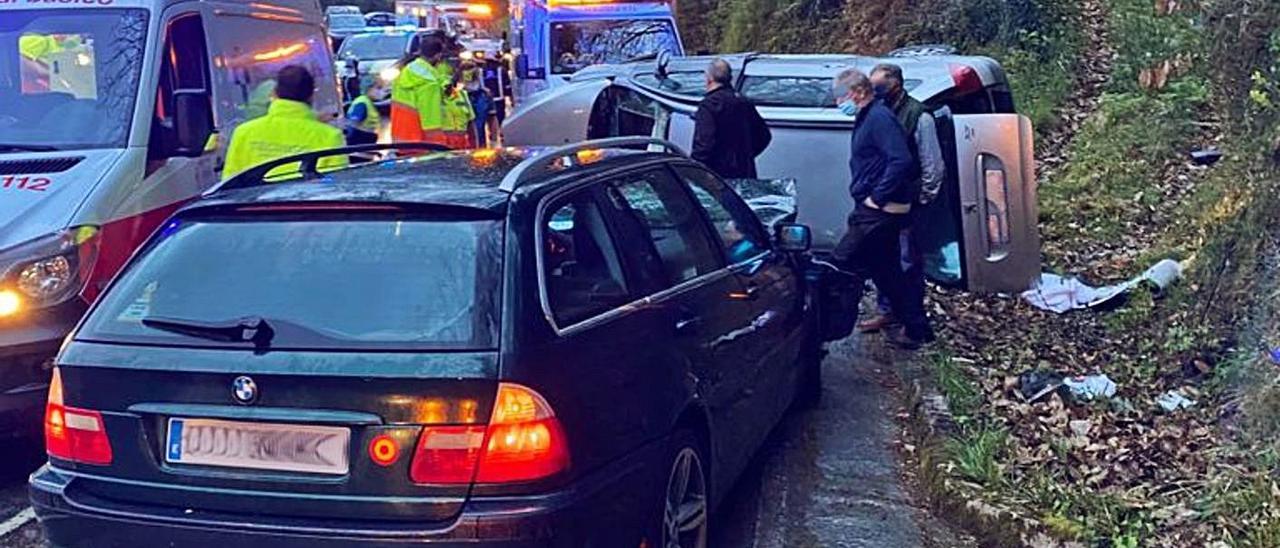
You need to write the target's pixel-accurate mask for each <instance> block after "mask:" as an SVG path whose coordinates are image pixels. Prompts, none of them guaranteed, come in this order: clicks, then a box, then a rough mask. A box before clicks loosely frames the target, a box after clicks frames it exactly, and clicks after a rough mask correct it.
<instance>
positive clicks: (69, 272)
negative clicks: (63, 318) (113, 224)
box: [0, 226, 99, 308]
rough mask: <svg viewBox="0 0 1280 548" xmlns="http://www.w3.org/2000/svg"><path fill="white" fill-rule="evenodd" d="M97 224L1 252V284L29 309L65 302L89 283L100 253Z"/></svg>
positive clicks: (38, 239)
mask: <svg viewBox="0 0 1280 548" xmlns="http://www.w3.org/2000/svg"><path fill="white" fill-rule="evenodd" d="M98 240H99V238H98V227H95V226H82V227H75V228H71V229H67V230H64V231H61V232H58V233H55V234H50V235H48V236H45V237H42V238H36V239H35V240H31V241H29V242H27V243H25V244H22V245H19V246H17V247H14V248H11V249H8V250H5V251H3V252H0V269H3V271H4V277H3V278H2V279H0V287H3V288H4V289H5V290H7V291H12V292H14V293H15V294H16V295H17V296H18V297H19V298H20V299H21V301H22V302H23V303H25V304H26V305H27V306H28V307H30V308H44V307H49V306H54V305H58V304H61V303H63V302H66V301H67V300H69V299H70V298H72V297H74V296H75V295H76V294H78V293H79V292H80V290H81V289H82V288H83V287H84V284H85V283H86V282H88V279H89V275H90V274H91V273H92V269H93V263H94V260H95V259H96V258H97V256H98Z"/></svg>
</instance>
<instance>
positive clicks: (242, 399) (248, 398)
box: [231, 377, 258, 404]
mask: <svg viewBox="0 0 1280 548" xmlns="http://www.w3.org/2000/svg"><path fill="white" fill-rule="evenodd" d="M231 392H232V394H233V395H234V396H235V397H236V401H237V402H239V403H243V404H250V403H253V400H256V399H258V383H255V382H253V379H251V378H249V377H236V380H235V382H233V383H231Z"/></svg>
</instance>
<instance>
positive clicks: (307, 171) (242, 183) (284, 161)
mask: <svg viewBox="0 0 1280 548" xmlns="http://www.w3.org/2000/svg"><path fill="white" fill-rule="evenodd" d="M402 150H414V151H427V152H448V151H450V150H453V149H451V148H449V147H446V146H444V145H438V144H435V143H391V144H372V145H356V146H349V147H341V148H327V149H324V150H316V151H312V152H304V153H301V154H294V155H292V156H285V157H284V158H279V159H276V160H271V161H270V162H266V163H264V164H259V165H257V166H254V167H252V168H250V169H249V170H247V171H245V172H243V173H240V174H239V175H236V176H235V177H232V178H230V179H227V180H225V181H223V182H221V183H219V184H217V185H214V187H213V188H211V189H209V190H208V191H207V192H205V195H206V196H208V195H210V194H214V193H217V192H221V191H224V190H233V189H237V188H251V187H255V186H260V185H264V184H269V183H275V182H286V181H289V182H292V181H296V180H305V179H309V178H312V177H317V176H319V175H321V173H320V171H319V170H318V169H317V165H318V164H319V163H320V159H321V158H331V157H334V156H350V155H352V154H360V153H370V152H388V151H390V152H399V151H402ZM293 163H297V164H300V165H299V166H298V170H297V171H295V172H292V173H283V174H276V175H273V176H272V177H271V178H272V179H277V178H279V177H292V176H299V178H298V179H287V180H278V179H277V180H272V181H268V180H267V173H270V172H271V170H273V169H275V168H278V167H280V166H284V165H289V164H293Z"/></svg>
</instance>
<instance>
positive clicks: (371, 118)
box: [346, 78, 387, 145]
mask: <svg viewBox="0 0 1280 548" xmlns="http://www.w3.org/2000/svg"><path fill="white" fill-rule="evenodd" d="M386 98H387V90H386V88H385V87H384V86H383V85H382V82H381V80H378V79H376V78H375V79H374V80H373V83H372V84H369V88H368V89H366V90H365V91H364V94H363V95H361V96H359V97H356V99H355V100H354V101H352V102H351V107H349V108H348V109H347V132H346V133H347V144H348V145H372V144H375V143H377V142H378V132H380V131H382V115H381V114H380V113H379V112H378V105H377V102H378V101H382V100H384V99H386Z"/></svg>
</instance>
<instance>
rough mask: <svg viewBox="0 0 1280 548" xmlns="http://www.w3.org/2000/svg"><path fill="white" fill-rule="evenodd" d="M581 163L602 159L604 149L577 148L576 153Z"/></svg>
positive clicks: (585, 163)
mask: <svg viewBox="0 0 1280 548" xmlns="http://www.w3.org/2000/svg"><path fill="white" fill-rule="evenodd" d="M576 156H577V157H578V163H579V164H581V165H587V164H594V163H596V162H599V161H600V160H603V159H604V151H603V150H600V149H598V148H593V149H589V150H579V151H578V152H577V154H576Z"/></svg>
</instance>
